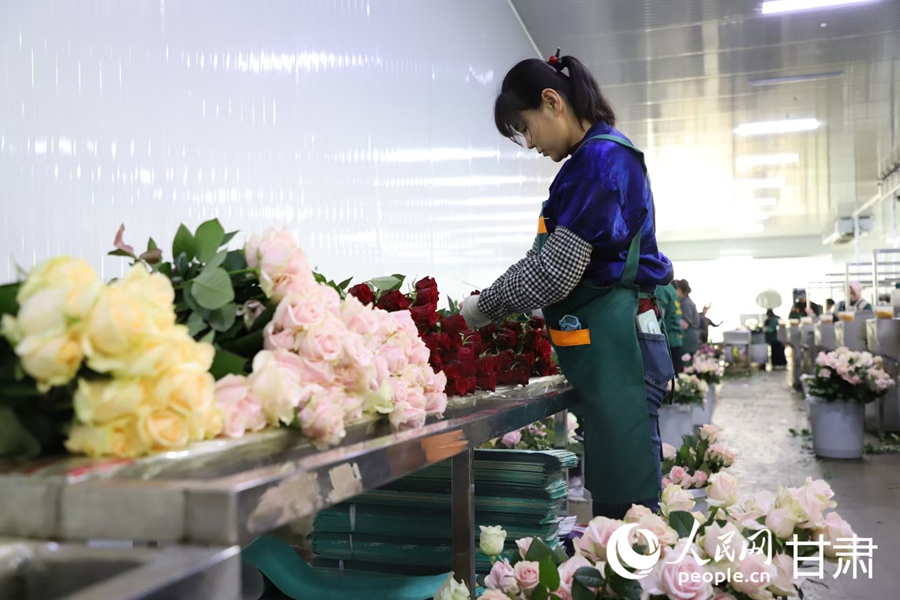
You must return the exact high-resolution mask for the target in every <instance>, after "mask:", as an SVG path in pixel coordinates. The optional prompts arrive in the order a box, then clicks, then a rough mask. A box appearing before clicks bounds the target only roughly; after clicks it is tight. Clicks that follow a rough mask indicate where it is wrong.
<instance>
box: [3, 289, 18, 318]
mask: <svg viewBox="0 0 900 600" xmlns="http://www.w3.org/2000/svg"><path fill="white" fill-rule="evenodd" d="M21 287H22V284H21V283H7V284H6V285H0V315H17V314H19V302H18V301H17V300H16V296H18V294H19V288H21Z"/></svg>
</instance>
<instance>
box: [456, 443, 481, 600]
mask: <svg viewBox="0 0 900 600" xmlns="http://www.w3.org/2000/svg"><path fill="white" fill-rule="evenodd" d="M474 458H475V450H474V449H473V448H467V449H466V450H464V451H463V452H461V453H459V454H457V455H456V456H454V457H453V458H451V459H450V477H451V494H452V499H453V572H454V574H455V576H456V578H457V579H459V580H461V581H463V582H465V584H466V585H467V586H469V590H470V591H471V593H472V600H475V476H474V471H475V469H474V464H473V463H474Z"/></svg>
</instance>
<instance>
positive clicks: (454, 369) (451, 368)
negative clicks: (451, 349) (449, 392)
mask: <svg viewBox="0 0 900 600" xmlns="http://www.w3.org/2000/svg"><path fill="white" fill-rule="evenodd" d="M444 375H446V376H447V379H448V380H449V379H458V378H459V365H457V364H455V363H454V364H445V365H444Z"/></svg>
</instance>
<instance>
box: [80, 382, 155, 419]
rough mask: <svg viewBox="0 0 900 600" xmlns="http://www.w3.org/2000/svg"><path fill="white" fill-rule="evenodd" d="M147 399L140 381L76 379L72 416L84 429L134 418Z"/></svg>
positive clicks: (143, 385)
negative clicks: (125, 418) (87, 426)
mask: <svg viewBox="0 0 900 600" xmlns="http://www.w3.org/2000/svg"><path fill="white" fill-rule="evenodd" d="M146 395H147V390H146V385H145V382H144V381H142V380H139V379H112V380H107V379H100V380H95V381H89V380H87V379H79V380H78V389H77V390H76V391H75V397H74V405H75V415H76V416H77V417H78V420H79V421H80V422H81V423H84V424H86V425H102V424H104V423H109V422H111V421H114V420H116V419H119V418H122V417H133V416H135V415H137V413H138V408H139V407H140V406H141V404H142V403H143V402H144V399H145V397H146Z"/></svg>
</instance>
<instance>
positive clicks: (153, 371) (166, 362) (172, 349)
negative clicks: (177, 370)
mask: <svg viewBox="0 0 900 600" xmlns="http://www.w3.org/2000/svg"><path fill="white" fill-rule="evenodd" d="M215 355H216V350H215V348H213V346H212V344H207V343H204V342H197V341H196V340H194V338H192V337H191V336H190V334H189V333H188V329H187V327H184V326H183V325H176V326H175V327H173V328H172V329H171V330H169V331H168V332H167V333H165V334H160V335H154V336H152V337H148V338H147V339H145V340H143V342H142V344H141V345H140V346H139V347H138V348H137V351H136V352H135V353H134V354H133V355H132V356H130V357H128V358H129V360H128V361H123V364H122V366H121V368H120V369H119V370H118V371H117V373H118V374H120V375H123V376H132V377H137V376H148V377H158V376H160V375H162V374H163V373H164V372H165V371H167V370H168V369H170V368H172V367H173V366H178V365H183V364H185V363H194V364H197V365H199V366H200V367H202V368H203V369H204V370H207V371H208V370H209V368H210V367H211V366H212V363H213V359H214V358H215Z"/></svg>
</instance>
